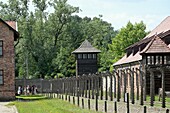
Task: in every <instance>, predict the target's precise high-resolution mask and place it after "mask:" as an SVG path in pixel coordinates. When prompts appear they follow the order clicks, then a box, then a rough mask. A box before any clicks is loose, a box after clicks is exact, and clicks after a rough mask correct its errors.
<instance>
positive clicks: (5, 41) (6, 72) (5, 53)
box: [0, 19, 19, 100]
mask: <svg viewBox="0 0 170 113" xmlns="http://www.w3.org/2000/svg"><path fill="white" fill-rule="evenodd" d="M14 28H16V22H12V21H9V22H5V21H3V20H2V19H0V100H13V99H15V58H14V57H15V52H14V41H16V40H17V38H18V37H19V33H18V32H17V31H16V30H15V29H14Z"/></svg>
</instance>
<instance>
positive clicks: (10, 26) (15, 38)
mask: <svg viewBox="0 0 170 113" xmlns="http://www.w3.org/2000/svg"><path fill="white" fill-rule="evenodd" d="M0 21H1V22H3V23H4V24H6V25H7V26H8V27H9V28H10V29H11V30H12V31H13V32H14V40H15V41H16V40H17V38H18V37H19V33H18V32H17V31H16V30H15V29H14V28H16V24H15V26H14V24H13V25H12V23H11V24H8V23H7V22H5V21H4V20H2V19H1V18H0ZM13 27H14V28H13Z"/></svg>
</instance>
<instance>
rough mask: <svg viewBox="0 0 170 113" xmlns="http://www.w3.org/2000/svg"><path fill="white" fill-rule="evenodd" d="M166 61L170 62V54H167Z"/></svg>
mask: <svg viewBox="0 0 170 113" xmlns="http://www.w3.org/2000/svg"><path fill="white" fill-rule="evenodd" d="M166 63H167V64H170V56H166Z"/></svg>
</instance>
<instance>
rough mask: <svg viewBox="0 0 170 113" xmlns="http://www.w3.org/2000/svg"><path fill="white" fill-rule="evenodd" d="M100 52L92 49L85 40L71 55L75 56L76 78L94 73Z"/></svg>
mask: <svg viewBox="0 0 170 113" xmlns="http://www.w3.org/2000/svg"><path fill="white" fill-rule="evenodd" d="M100 52H101V51H100V50H98V49H96V48H94V47H93V46H92V45H91V43H90V42H89V41H88V40H85V41H84V42H83V43H82V44H81V45H80V47H79V48H77V49H76V50H75V51H73V52H72V53H73V54H75V56H76V76H78V75H83V74H89V73H96V72H97V70H98V68H97V54H98V53H100Z"/></svg>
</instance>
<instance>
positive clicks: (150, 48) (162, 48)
mask: <svg viewBox="0 0 170 113" xmlns="http://www.w3.org/2000/svg"><path fill="white" fill-rule="evenodd" d="M144 53H170V48H169V47H168V45H166V44H165V42H164V41H163V40H161V38H160V37H158V36H157V35H156V36H155V37H154V38H153V39H152V40H151V41H150V43H149V44H148V45H147V46H146V47H145V48H144V49H143V50H142V51H141V52H140V54H144Z"/></svg>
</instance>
